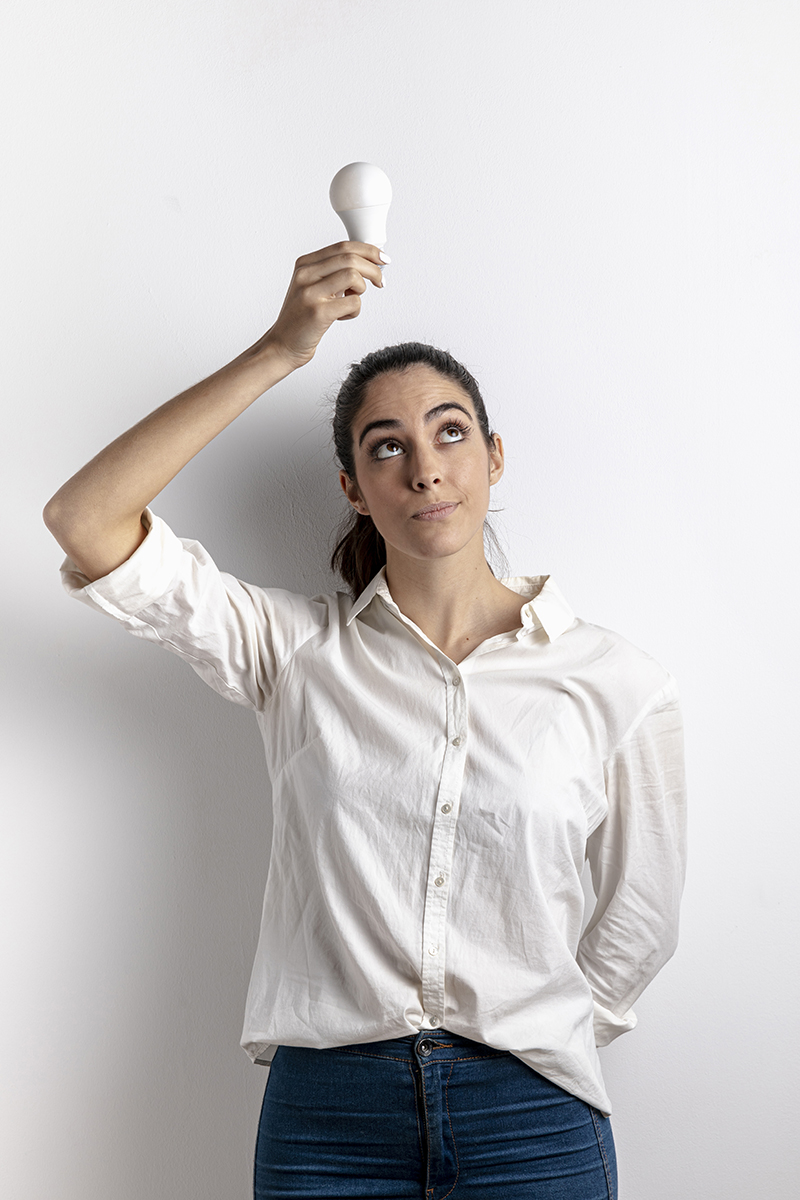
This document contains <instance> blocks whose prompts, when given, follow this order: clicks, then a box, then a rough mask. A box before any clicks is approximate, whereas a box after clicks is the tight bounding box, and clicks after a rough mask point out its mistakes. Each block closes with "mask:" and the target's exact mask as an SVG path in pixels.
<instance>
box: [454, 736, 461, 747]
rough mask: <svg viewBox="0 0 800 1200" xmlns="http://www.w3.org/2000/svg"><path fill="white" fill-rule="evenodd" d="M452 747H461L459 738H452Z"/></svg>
mask: <svg viewBox="0 0 800 1200" xmlns="http://www.w3.org/2000/svg"><path fill="white" fill-rule="evenodd" d="M453 745H454V746H460V745H461V738H460V737H454V738H453Z"/></svg>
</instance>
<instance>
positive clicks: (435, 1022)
mask: <svg viewBox="0 0 800 1200" xmlns="http://www.w3.org/2000/svg"><path fill="white" fill-rule="evenodd" d="M428 1020H429V1021H430V1023H431V1025H433V1026H434V1027H435V1026H436V1025H438V1024H439V1018H438V1017H428Z"/></svg>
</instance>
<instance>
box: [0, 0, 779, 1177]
mask: <svg viewBox="0 0 800 1200" xmlns="http://www.w3.org/2000/svg"><path fill="white" fill-rule="evenodd" d="M2 23H3V28H2V31H0V43H2V45H3V60H4V61H3V62H2V64H0V89H2V98H3V102H4V110H5V112H6V113H7V114H8V116H7V117H6V118H4V121H3V125H4V131H3V138H4V147H3V151H2V162H3V165H4V168H5V170H4V175H5V179H4V183H3V186H2V189H1V190H2V204H3V207H4V212H3V216H2V233H3V241H4V243H5V244H4V248H3V255H4V260H5V261H4V264H3V265H2V277H3V280H4V285H5V286H4V288H3V293H4V296H3V301H2V302H3V305H4V314H3V320H2V328H3V338H4V345H3V347H2V363H3V374H4V376H5V380H4V387H3V392H4V398H3V409H4V413H5V414H6V417H5V420H6V423H7V424H8V423H10V424H11V426H12V430H11V436H8V434H6V436H5V437H4V438H3V442H4V452H5V453H4V458H5V463H4V466H3V471H2V476H3V477H2V484H3V488H4V490H5V493H6V499H5V504H4V518H5V519H4V521H3V538H4V541H5V552H4V567H5V571H6V577H7V580H8V583H7V585H6V587H5V588H4V589H3V591H2V606H3V607H2V629H3V633H4V643H5V648H4V660H5V668H6V671H7V679H8V684H7V689H6V691H5V702H4V703H5V707H4V711H3V720H2V730H3V734H4V735H5V739H6V740H5V745H4V748H3V751H2V753H3V759H2V762H3V766H2V776H3V779H4V781H5V783H6V785H7V788H6V796H5V806H6V807H5V815H4V817H3V830H4V833H3V865H2V884H3V888H4V892H5V895H6V904H5V913H6V915H7V918H8V921H7V926H8V939H7V942H6V943H5V945H4V948H3V949H2V963H3V968H4V971H3V974H4V983H3V987H2V1001H3V1007H4V1011H3V1015H2V1019H0V1031H1V1032H2V1037H3V1039H4V1044H3V1049H2V1058H1V1059H0V1061H2V1072H1V1073H0V1074H1V1075H2V1079H3V1084H4V1089H5V1095H4V1100H3V1105H4V1108H3V1112H2V1119H0V1129H1V1130H2V1136H3V1138H4V1139H5V1138H7V1139H8V1146H7V1147H6V1148H5V1149H4V1151H3V1154H2V1157H1V1159H0V1160H1V1161H3V1164H4V1165H3V1168H2V1170H3V1172H4V1174H5V1175H6V1176H7V1183H4V1185H3V1187H4V1194H5V1195H8V1196H13V1197H14V1198H15V1200H40V1198H41V1197H44V1196H47V1197H48V1200H79V1198H80V1200H106V1198H107V1197H110V1196H113V1197H114V1198H115V1200H142V1197H162V1196H163V1197H167V1196H169V1197H170V1198H171V1200H189V1198H191V1200H219V1198H220V1197H226V1198H228V1197H231V1198H240V1200H245V1198H246V1197H247V1195H248V1189H249V1183H250V1170H251V1159H252V1145H253V1140H254V1137H255V1127H256V1121H257V1116H258V1106H259V1102H260V1095H261V1091H262V1088H263V1075H262V1074H261V1072H260V1071H259V1070H258V1069H257V1068H253V1067H251V1066H250V1065H249V1062H248V1060H247V1059H246V1057H245V1055H244V1053H243V1052H242V1051H241V1050H240V1049H239V1048H238V1038H239V1033H240V1027H241V1019H242V1012H243V1004H244V997H245V990H246V985H247V979H248V974H249V968H250V960H251V955H252V952H253V949H254V944H255V937H256V933H257V925H258V917H259V910H260V902H261V893H262V889H263V884H264V880H265V877H266V866H267V862H266V860H267V852H268V846H269V814H268V802H267V791H266V786H265V782H266V781H265V772H264V770H263V767H262V761H261V749H260V742H259V739H258V734H257V730H256V727H255V723H254V722H253V721H252V719H251V717H250V716H249V715H248V714H247V713H246V712H245V711H240V710H238V709H236V708H234V707H233V706H227V705H225V704H224V702H222V701H220V700H219V699H218V698H217V697H216V696H214V695H213V694H212V693H211V692H207V691H206V689H204V687H203V685H202V684H201V683H200V681H199V680H198V679H197V678H196V677H195V676H194V675H193V673H192V672H191V671H189V670H188V669H187V668H186V667H184V666H183V665H182V664H181V663H179V662H178V661H177V660H175V659H172V658H171V656H168V655H161V654H159V653H158V652H157V651H156V650H154V649H152V648H150V647H147V646H145V645H143V644H140V643H138V642H136V641H134V640H133V639H128V638H126V637H125V636H124V635H123V634H122V633H121V632H120V631H119V630H118V629H117V628H115V627H114V625H113V624H112V623H111V622H110V621H108V622H107V621H105V620H103V618H101V617H99V616H96V615H94V614H92V613H91V612H89V611H88V610H84V609H83V608H81V607H80V606H78V605H76V604H71V603H69V602H68V601H67V599H66V598H65V597H64V595H63V594H62V592H61V590H60V585H59V582H58V578H57V567H58V564H59V562H60V560H61V554H60V551H59V550H58V547H57V546H56V545H55V543H54V542H53V541H52V539H51V538H50V536H49V534H48V533H47V531H46V530H45V528H44V526H43V524H42V522H41V518H40V512H41V508H42V505H43V504H44V502H45V500H46V499H47V498H48V496H49V495H50V494H51V493H52V492H53V491H54V490H55V489H56V487H57V486H58V485H59V484H60V483H61V482H62V481H63V480H64V479H65V478H66V477H67V476H68V475H70V474H72V472H73V471H74V470H76V469H77V467H78V466H80V465H81V464H82V463H83V462H84V461H85V460H86V459H87V458H89V457H90V456H91V455H92V454H94V453H95V452H96V451H97V450H98V449H99V448H100V447H101V446H102V445H103V444H105V443H106V442H107V441H109V440H110V439H111V438H112V437H113V436H115V435H116V434H117V433H119V432H121V430H122V429H124V428H126V427H127V426H128V425H130V424H132V423H133V422H134V420H136V419H138V418H139V417H140V416H142V415H143V414H144V413H145V412H146V411H148V410H149V409H150V408H152V407H154V406H155V405H156V404H157V403H160V402H161V401H163V400H164V399H166V398H168V397H169V396H170V395H173V394H174V393H176V392H177V391H179V390H181V389H182V388H183V387H185V386H187V385H188V384H190V383H192V382H194V381H195V380H197V379H199V378H201V377H202V376H204V375H205V374H208V373H209V372H210V371H211V370H212V369H214V368H216V367H217V366H219V365H221V364H222V363H223V362H225V361H227V360H228V359H230V358H231V357H233V356H234V355H235V354H237V353H238V352H239V351H240V350H242V349H243V348H244V347H245V346H247V345H249V344H250V343H251V342H252V341H254V340H255V339H256V337H258V336H259V335H260V333H261V332H262V331H263V330H264V329H265V328H266V327H267V325H268V324H270V323H271V321H272V320H273V319H274V315H275V313H276V312H277V309H278V306H279V305H280V302H281V300H282V297H283V294H284V292H285V289H286V285H287V283H288V279H289V275H290V272H291V267H292V264H293V262H294V259H295V258H296V257H297V256H298V255H299V254H302V253H305V252H307V251H309V250H312V249H315V248H317V247H319V246H323V245H326V244H328V243H330V242H332V241H336V240H338V239H339V237H340V236H341V228H340V226H339V223H338V220H337V218H336V217H335V216H334V214H333V213H332V212H331V210H330V208H329V206H328V201H327V187H328V183H329V181H330V179H331V177H332V176H333V174H334V173H335V171H336V170H337V169H338V168H339V167H340V166H342V165H343V164H344V163H346V162H349V161H351V160H353V159H367V160H371V161H375V162H378V163H380V164H381V165H382V166H383V167H384V169H385V170H386V171H387V172H388V174H389V176H390V178H391V179H392V181H393V184H394V188H395V201H394V205H393V208H392V212H391V217H390V234H389V243H388V245H387V250H388V252H389V253H390V254H391V255H392V257H393V263H392V266H391V268H390V269H389V271H388V272H387V278H388V287H387V288H386V291H385V293H382V294H381V293H374V294H373V293H372V292H370V293H369V294H368V295H367V297H366V301H365V305H364V311H363V313H362V316H361V317H360V319H359V320H358V321H353V322H349V323H345V324H342V325H341V326H339V327H337V328H335V329H333V330H331V332H330V333H329V334H328V335H326V338H325V340H324V342H323V344H322V347H321V348H320V350H319V352H318V354H317V356H316V358H315V359H314V361H313V362H312V363H311V364H310V365H309V366H308V367H306V368H305V369H304V370H303V371H301V372H298V373H296V374H295V375H293V376H292V377H290V378H289V379H288V380H286V381H285V382H284V383H283V384H281V385H280V387H279V389H278V390H277V391H275V392H273V393H271V394H270V395H269V396H268V397H266V398H265V399H264V400H263V401H262V402H260V403H259V405H257V406H255V407H254V408H253V409H251V410H250V411H249V412H248V413H247V414H246V415H245V416H243V417H242V418H241V419H240V420H239V421H238V422H237V424H236V425H235V426H234V427H232V428H231V429H230V430H229V431H227V432H226V433H225V434H223V435H222V436H221V437H220V438H219V439H218V441H217V443H215V444H214V445H212V446H211V447H209V448H208V449H207V450H206V451H204V453H203V454H202V455H201V456H200V457H199V458H198V459H197V460H195V461H194V462H193V463H192V464H191V465H190V466H189V467H188V468H187V469H186V470H185V471H184V472H183V474H182V475H181V476H180V478H179V479H177V480H176V481H175V482H174V483H173V484H172V485H171V486H170V487H169V488H167V490H166V491H165V492H164V493H163V495H162V496H161V497H160V499H159V500H158V501H157V504H156V509H157V511H158V512H160V513H161V514H162V515H163V516H164V517H166V518H167V520H169V521H170V522H171V523H172V524H173V526H174V527H175V528H176V530H177V531H178V532H179V533H181V534H183V535H185V536H195V537H197V538H199V539H200V540H202V541H203V542H204V543H205V544H206V546H208V548H209V549H210V550H211V551H212V553H213V554H214V555H215V556H216V558H217V559H218V561H219V562H220V563H221V564H222V565H223V566H224V567H226V568H227V569H229V570H232V571H234V572H236V573H238V574H240V575H242V576H244V577H245V578H249V579H252V580H253V581H256V582H261V583H266V584H271V585H275V586H278V585H279V586H285V587H290V588H294V589H297V590H312V591H317V590H320V589H321V588H326V587H328V586H329V583H330V580H329V577H328V575H327V572H326V568H325V555H326V551H327V549H328V547H329V541H330V533H331V530H332V527H333V525H334V523H335V517H336V514H337V513H338V512H339V506H340V503H341V501H340V498H339V494H338V486H337V484H336V481H335V476H334V471H333V466H332V453H331V450H330V448H329V443H328V430H327V410H326V408H325V406H324V403H323V401H324V398H325V396H326V395H330V394H331V392H332V390H333V385H334V384H335V382H336V380H337V379H338V378H339V377H340V376H341V375H342V374H343V372H344V370H345V368H346V366H347V364H348V363H349V362H350V361H351V360H352V359H353V358H356V357H360V356H361V355H362V354H363V353H365V352H366V351H367V350H369V349H372V348H374V347H376V346H380V345H385V344H388V343H390V342H393V341H398V340H404V339H409V338H416V339H420V340H430V341H433V342H436V343H438V344H440V345H443V346H446V347H448V348H450V349H451V350H452V351H453V352H454V353H455V354H456V355H457V356H460V357H462V358H463V359H464V360H465V361H466V362H467V364H468V365H469V366H470V367H471V368H472V369H473V370H474V371H475V373H476V374H477V376H478V378H479V379H480V380H481V382H482V383H483V385H484V389H485V394H486V396H487V403H488V405H489V408H490V414H491V415H492V416H493V418H494V424H495V426H496V428H498V429H499V430H500V431H501V432H502V433H503V435H504V437H505V441H506V447H507V451H508V460H509V461H508V467H507V474H506V479H505V481H504V482H503V483H502V484H501V485H500V490H499V492H498V495H497V502H498V503H499V504H501V505H502V506H503V507H504V508H505V513H504V514H503V517H502V519H501V525H502V528H503V529H504V531H505V537H506V542H507V547H508V557H509V560H510V563H511V568H512V571H513V572H515V573H517V572H519V573H540V572H542V573H544V572H552V573H553V574H554V576H555V577H556V578H557V579H558V581H559V582H560V584H561V586H562V588H563V590H564V591H565V593H566V594H567V596H568V597H569V598H570V600H571V601H572V603H573V606H574V607H575V608H576V609H577V611H578V612H579V613H580V614H581V615H582V616H584V617H586V618H587V619H589V620H593V621H596V622H598V623H600V624H604V625H608V626H610V627H612V628H615V629H618V630H620V631H621V632H623V633H624V634H626V635H627V636H628V637H629V638H630V639H631V640H632V641H634V642H636V643H638V644H639V645H641V646H643V647H645V648H646V649H647V650H649V651H650V652H651V653H652V654H654V655H655V656H656V657H657V658H658V659H660V661H661V662H662V663H663V664H664V665H665V666H667V667H668V668H669V669H670V670H671V671H672V672H673V673H674V675H675V676H676V677H677V678H678V680H679V682H680V684H681V685H682V691H683V695H684V701H685V712H686V722H687V751H688V769H689V780H690V785H691V800H692V824H691V837H692V843H691V844H692V851H691V869H690V876H689V881H688V885H687V891H686V899H685V910H684V912H685V917H684V924H683V937H682V943H681V946H680V949H679V951H678V954H677V955H676V957H675V959H674V960H673V961H672V962H671V963H670V964H669V965H668V966H667V967H666V968H665V969H664V971H663V973H662V975H661V976H660V977H659V978H658V979H657V980H656V982H655V983H654V984H653V985H652V987H651V988H650V990H649V992H648V993H646V995H645V997H644V998H643V999H642V1001H641V1002H640V1004H639V1005H638V1012H639V1016H640V1025H639V1029H638V1030H637V1031H636V1032H635V1033H633V1034H631V1035H629V1036H627V1037H625V1038H623V1039H621V1040H620V1041H619V1042H617V1043H615V1044H614V1045H613V1046H611V1047H610V1048H609V1049H608V1050H607V1051H605V1052H604V1064H605V1070H606V1073H607V1079H608V1083H609V1087H610V1091H611V1095H612V1099H613V1100H614V1103H615V1118H614V1119H615V1129H616V1137H617V1142H618V1149H619V1155H620V1160H621V1180H622V1195H623V1200H674V1198H675V1197H677V1196H680V1197H685V1198H686V1200H694V1198H697V1200H752V1197H754V1196H768V1197H769V1198H770V1200H789V1197H790V1196H794V1195H795V1194H796V1192H795V1188H796V1177H797V1172H798V1166H799V1165H800V1164H798V1161H797V1147H798V1143H797V1137H796V1127H797V1117H798V1112H797V1108H798V1105H797V1092H796V1087H794V1086H793V1085H794V1070H793V1067H792V1064H793V1061H794V1062H795V1063H796V1062H797V1057H796V1056H797V1028H798V1021H797V1019H796V996H797V992H798V985H799V984H800V980H799V979H798V962H797V955H796V947H797V934H796V927H795V925H794V918H795V910H796V886H795V881H794V872H795V870H796V866H795V859H796V847H797V838H798V817H797V813H798V803H797V786H796V780H797V775H798V769H797V768H798V763H797V758H798V755H797V747H798V744H800V742H799V740H798V738H797V735H796V725H797V713H796V706H795V697H796V690H797V669H798V656H797V636H796V628H797V618H796V614H795V611H794V606H795V603H796V597H797V594H798V571H797V553H796V550H797V546H796V540H795V539H793V538H792V536H791V535H792V530H793V529H794V528H796V526H795V525H794V523H793V522H791V521H790V517H792V516H794V515H796V507H797V498H796V490H795V489H796V482H797V474H798V472H797V466H796V461H797V443H796V440H795V439H796V435H797V433H798V419H797V415H796V407H797V400H798V396H799V395H800V387H799V386H798V385H800V378H799V377H800V370H799V369H798V366H799V363H798V347H797V342H798V317H799V316H800V312H799V311H798V310H799V308H800V305H799V304H798V266H800V261H799V260H800V255H799V254H798V212H799V211H800V205H799V202H800V187H798V182H799V175H800V169H799V165H798V164H800V144H799V143H800V137H798V134H799V132H800V130H799V129H798V126H800V87H799V86H798V74H799V73H798V61H800V60H799V59H798V54H799V53H800V9H799V8H798V6H797V4H796V3H795V0H738V2H735V0H734V2H728V3H720V2H718V0H672V2H671V3H669V4H664V3H662V2H660V0H636V2H634V0H560V2H559V0H519V2H512V0H505V2H504V0H500V2H499V3H493V4H482V3H477V2H476V0H381V2H380V3H376V2H370V0H317V2H315V3H312V2H310V0H267V2H259V0H192V2H191V3H190V2H188V0H133V2H131V3H126V4H123V5H119V4H108V3H107V2H106V0H69V2H67V3H65V2H64V0H26V3H25V4H24V5H23V4H18V5H14V6H13V9H12V11H10V12H9V11H6V12H5V15H4V17H3V18H2ZM793 509H794V511H793ZM793 1056H794V1059H793Z"/></svg>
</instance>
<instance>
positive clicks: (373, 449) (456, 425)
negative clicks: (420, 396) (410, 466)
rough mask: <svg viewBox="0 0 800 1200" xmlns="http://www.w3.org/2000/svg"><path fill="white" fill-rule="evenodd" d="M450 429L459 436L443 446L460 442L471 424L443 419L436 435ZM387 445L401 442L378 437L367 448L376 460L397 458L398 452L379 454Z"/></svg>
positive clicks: (399, 444) (390, 438)
mask: <svg viewBox="0 0 800 1200" xmlns="http://www.w3.org/2000/svg"><path fill="white" fill-rule="evenodd" d="M452 429H457V430H458V433H459V437H457V438H453V439H452V441H451V440H450V439H447V440H446V441H445V442H444V443H443V444H444V445H445V446H453V445H455V444H456V443H457V442H462V441H463V440H464V438H465V437H466V436H467V434H469V433H470V431H471V426H469V425H467V424H465V422H463V421H459V420H458V419H457V418H455V419H454V420H450V421H445V423H444V425H442V426H441V427H440V429H439V434H438V436H439V437H441V436H442V434H443V433H447V432H448V431H449V430H452ZM387 446H401V443H400V442H399V441H398V439H397V438H392V437H388V438H380V439H379V440H378V441H376V442H373V443H372V444H371V445H370V446H369V448H368V449H369V455H370V457H371V458H374V459H377V460H378V461H386V459H389V458H399V455H398V454H381V453H380V451H381V450H383V449H384V448H385V447H387ZM401 448H402V447H401Z"/></svg>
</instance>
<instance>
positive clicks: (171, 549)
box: [61, 508, 183, 619]
mask: <svg viewBox="0 0 800 1200" xmlns="http://www.w3.org/2000/svg"><path fill="white" fill-rule="evenodd" d="M142 523H143V524H144V526H145V527H146V528H147V530H148V532H147V534H146V536H145V539H144V541H143V542H142V544H141V545H140V546H138V547H137V548H136V550H134V552H133V554H132V555H131V556H130V558H126V560H125V562H123V563H120V565H119V566H118V567H116V568H115V569H114V570H113V571H110V572H109V573H108V575H104V576H102V578H100V579H95V580H94V581H93V582H92V581H91V580H89V579H87V578H86V576H85V575H84V574H83V572H82V571H81V570H80V568H79V567H78V566H76V564H75V563H74V562H73V561H72V559H71V558H69V557H67V558H65V559H64V562H63V563H62V565H61V582H62V583H63V585H64V587H65V589H66V591H67V592H68V593H69V595H70V596H73V597H74V598H75V599H76V600H83V601H84V603H87V604H91V605H92V606H93V607H95V608H99V609H101V610H102V611H103V612H106V613H108V614H109V615H110V616H112V617H116V618H117V619H120V618H122V619H125V618H127V617H132V616H134V615H135V614H136V613H137V612H139V611H140V610H141V609H143V608H147V607H148V605H150V604H153V603H154V602H155V601H156V600H158V599H159V598H160V597H161V596H163V595H164V593H165V592H166V591H168V590H169V587H170V584H171V583H172V581H173V579H174V578H175V575H176V574H177V572H178V568H179V566H180V561H181V557H182V555H183V544H182V543H181V541H180V540H179V539H178V538H177V537H176V536H175V534H174V533H173V532H172V530H171V529H170V527H169V526H168V525H167V524H166V522H165V521H162V520H161V518H160V517H157V516H156V515H155V514H154V513H152V512H151V511H150V509H149V508H146V509H145V510H144V512H143V513H142Z"/></svg>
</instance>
